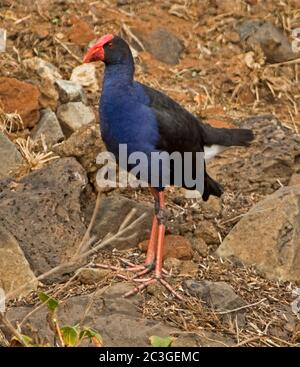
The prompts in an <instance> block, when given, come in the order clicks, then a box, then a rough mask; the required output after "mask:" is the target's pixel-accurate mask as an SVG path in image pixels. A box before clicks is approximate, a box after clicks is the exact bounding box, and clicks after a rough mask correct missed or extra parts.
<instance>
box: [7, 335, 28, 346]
mask: <svg viewBox="0 0 300 367" xmlns="http://www.w3.org/2000/svg"><path fill="white" fill-rule="evenodd" d="M20 335H21V337H22V340H20V339H19V338H17V337H16V336H13V337H12V338H11V341H12V342H13V341H16V342H18V343H20V344H25V345H27V346H29V345H31V344H32V342H33V340H32V338H30V337H29V336H27V335H24V334H20Z"/></svg>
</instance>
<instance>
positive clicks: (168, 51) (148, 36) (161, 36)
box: [132, 28, 184, 65]
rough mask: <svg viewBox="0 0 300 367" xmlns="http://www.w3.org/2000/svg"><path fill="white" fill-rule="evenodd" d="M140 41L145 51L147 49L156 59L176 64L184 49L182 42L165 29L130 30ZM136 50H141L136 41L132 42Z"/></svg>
mask: <svg viewBox="0 0 300 367" xmlns="http://www.w3.org/2000/svg"><path fill="white" fill-rule="evenodd" d="M132 31H133V32H134V34H135V35H136V36H137V38H138V39H139V40H140V41H141V42H142V44H143V46H144V48H145V50H146V51H149V52H150V53H151V54H152V55H153V56H155V57H156V58H157V59H158V60H160V61H162V62H165V63H167V64H173V65H174V64H177V63H178V62H179V58H180V55H181V53H182V52H183V50H184V47H183V43H182V42H181V41H180V40H179V39H178V38H177V37H176V36H175V34H173V33H171V32H169V31H167V30H166V29H163V28H161V29H157V30H155V31H153V32H151V33H145V32H143V31H139V30H137V29H133V30H132ZM133 45H134V47H135V48H136V49H137V50H142V48H141V46H140V45H139V44H138V43H135V42H133Z"/></svg>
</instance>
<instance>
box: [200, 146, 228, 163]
mask: <svg viewBox="0 0 300 367" xmlns="http://www.w3.org/2000/svg"><path fill="white" fill-rule="evenodd" d="M228 148H229V147H225V146H223V145H217V144H213V145H210V146H204V157H205V161H206V162H208V161H210V160H212V159H213V158H214V157H215V156H216V155H217V154H219V153H221V152H223V151H224V150H225V149H228Z"/></svg>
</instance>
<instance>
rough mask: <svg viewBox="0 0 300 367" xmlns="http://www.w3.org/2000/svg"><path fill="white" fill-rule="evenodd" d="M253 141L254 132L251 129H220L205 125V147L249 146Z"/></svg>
mask: <svg viewBox="0 0 300 367" xmlns="http://www.w3.org/2000/svg"><path fill="white" fill-rule="evenodd" d="M253 139H254V134H253V131H252V130H249V129H224V128H220V129H219V128H214V127H212V126H210V125H205V129H204V144H205V145H213V144H218V145H222V146H225V147H230V146H248V145H250V143H251V141H252V140H253Z"/></svg>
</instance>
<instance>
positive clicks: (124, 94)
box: [99, 80, 159, 158]
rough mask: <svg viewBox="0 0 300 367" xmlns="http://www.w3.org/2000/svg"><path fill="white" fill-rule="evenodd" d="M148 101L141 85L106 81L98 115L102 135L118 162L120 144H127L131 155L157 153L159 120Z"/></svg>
mask: <svg viewBox="0 0 300 367" xmlns="http://www.w3.org/2000/svg"><path fill="white" fill-rule="evenodd" d="M148 103H149V99H148V97H147V95H146V94H145V92H144V91H143V88H142V86H141V85H139V84H138V83H135V82H133V83H122V81H114V80H112V81H109V80H108V81H105V82H104V85H103V91H102V95H101V100H100V105H99V112H100V121H101V135H102V139H103V141H104V143H105V145H106V148H107V150H108V151H110V152H112V153H113V154H114V155H115V156H116V157H117V158H118V152H119V144H126V145H127V151H128V155H129V154H131V153H133V152H136V151H140V152H144V153H146V154H147V155H148V154H149V153H151V152H152V151H155V147H156V144H157V142H158V140H159V133H158V126H157V122H156V117H155V114H154V113H153V111H152V110H151V108H150V107H149V106H148Z"/></svg>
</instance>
